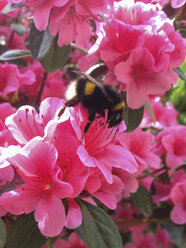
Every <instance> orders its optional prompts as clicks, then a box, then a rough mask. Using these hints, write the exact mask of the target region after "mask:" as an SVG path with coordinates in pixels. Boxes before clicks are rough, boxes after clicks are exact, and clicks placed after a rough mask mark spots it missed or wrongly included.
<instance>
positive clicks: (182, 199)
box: [170, 181, 186, 225]
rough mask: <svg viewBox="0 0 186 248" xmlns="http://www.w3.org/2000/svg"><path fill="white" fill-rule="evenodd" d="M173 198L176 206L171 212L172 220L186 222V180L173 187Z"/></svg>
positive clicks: (180, 222)
mask: <svg viewBox="0 0 186 248" xmlns="http://www.w3.org/2000/svg"><path fill="white" fill-rule="evenodd" d="M170 197H171V200H172V202H173V204H174V207H173V209H172V211H171V213H170V216H171V220H172V221H173V222H174V223H176V224H178V225H180V224H185V223H186V181H183V182H178V183H177V184H175V186H174V187H173V188H172V189H171V193H170Z"/></svg>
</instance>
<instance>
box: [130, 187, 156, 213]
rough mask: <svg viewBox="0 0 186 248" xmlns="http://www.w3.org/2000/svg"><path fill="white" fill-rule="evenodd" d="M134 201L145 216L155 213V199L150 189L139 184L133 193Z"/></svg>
mask: <svg viewBox="0 0 186 248" xmlns="http://www.w3.org/2000/svg"><path fill="white" fill-rule="evenodd" d="M131 198H132V201H133V203H134V205H135V206H136V208H137V209H138V210H139V211H140V212H141V213H142V214H144V215H145V216H151V215H152V213H153V200H152V197H151V194H150V193H149V192H148V190H147V189H146V188H145V187H144V186H142V185H141V184H139V188H138V190H137V192H136V193H134V194H131Z"/></svg>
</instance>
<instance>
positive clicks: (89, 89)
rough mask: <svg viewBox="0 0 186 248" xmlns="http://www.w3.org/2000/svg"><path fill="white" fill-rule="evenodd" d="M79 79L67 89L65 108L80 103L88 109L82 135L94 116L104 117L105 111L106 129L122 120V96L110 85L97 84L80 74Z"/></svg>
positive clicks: (90, 78)
mask: <svg viewBox="0 0 186 248" xmlns="http://www.w3.org/2000/svg"><path fill="white" fill-rule="evenodd" d="M80 74H81V77H80V78H79V79H78V80H76V81H73V82H72V83H71V84H70V85H69V87H68V88H67V91H66V94H65V98H66V103H65V106H67V107H72V106H75V105H77V104H78V103H81V104H82V105H83V106H84V107H85V108H87V109H88V122H87V124H86V126H85V128H84V135H85V134H86V132H87V131H88V129H89V127H90V126H91V124H92V122H93V121H94V119H95V118H96V114H98V115H100V116H102V117H105V111H106V110H107V123H108V127H109V128H112V127H115V126H117V125H119V124H120V123H121V121H122V120H123V109H124V105H125V104H124V100H123V98H122V95H121V94H120V93H119V92H118V91H117V90H116V89H115V88H113V87H112V86H111V85H105V84H101V83H99V82H98V81H97V80H95V79H94V78H92V77H91V76H90V75H88V74H86V73H83V72H80Z"/></svg>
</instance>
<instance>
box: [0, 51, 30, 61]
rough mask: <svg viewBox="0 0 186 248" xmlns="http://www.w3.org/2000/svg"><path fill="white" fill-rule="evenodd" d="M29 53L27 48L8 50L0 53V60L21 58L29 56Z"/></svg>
mask: <svg viewBox="0 0 186 248" xmlns="http://www.w3.org/2000/svg"><path fill="white" fill-rule="evenodd" d="M30 56H31V53H30V51H29V50H19V49H15V50H8V51H6V52H4V53H2V54H1V55H0V61H10V60H16V59H22V58H27V57H30Z"/></svg>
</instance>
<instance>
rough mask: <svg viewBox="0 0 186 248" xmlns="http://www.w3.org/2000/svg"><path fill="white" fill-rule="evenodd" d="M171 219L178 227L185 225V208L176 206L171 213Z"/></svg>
mask: <svg viewBox="0 0 186 248" xmlns="http://www.w3.org/2000/svg"><path fill="white" fill-rule="evenodd" d="M170 217H171V220H172V221H173V222H174V223H176V224H178V225H183V224H185V223H186V210H185V209H184V207H183V206H181V205H176V206H174V208H173V210H172V211H171V213H170Z"/></svg>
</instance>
